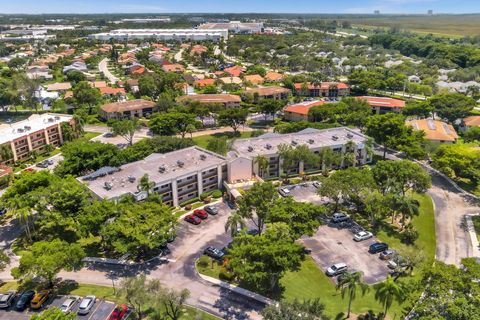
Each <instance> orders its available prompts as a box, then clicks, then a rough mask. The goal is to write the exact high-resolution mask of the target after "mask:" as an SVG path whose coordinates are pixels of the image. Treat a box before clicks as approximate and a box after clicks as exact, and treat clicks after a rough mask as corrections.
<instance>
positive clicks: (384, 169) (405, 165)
mask: <svg viewBox="0 0 480 320" xmlns="http://www.w3.org/2000/svg"><path fill="white" fill-rule="evenodd" d="M372 173H373V177H374V179H375V182H376V184H377V185H378V186H379V187H380V190H381V191H382V193H383V194H385V193H387V192H393V193H399V194H401V195H403V196H405V195H406V193H407V191H409V190H412V191H414V192H418V193H424V192H426V191H427V190H428V188H430V186H431V184H432V179H431V177H430V175H429V174H428V173H427V172H425V170H423V168H422V167H421V166H420V165H419V164H417V163H415V162H412V161H409V160H400V161H378V162H377V164H376V165H375V166H374V167H373V169H372Z"/></svg>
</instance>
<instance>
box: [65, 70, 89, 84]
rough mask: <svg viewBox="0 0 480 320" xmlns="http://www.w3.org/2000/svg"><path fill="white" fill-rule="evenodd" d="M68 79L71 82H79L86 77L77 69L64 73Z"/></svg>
mask: <svg viewBox="0 0 480 320" xmlns="http://www.w3.org/2000/svg"><path fill="white" fill-rule="evenodd" d="M66 76H67V79H68V81H70V82H73V83H79V82H80V81H87V77H86V76H85V75H84V74H83V72H81V71H78V70H70V71H68V72H67V74H66Z"/></svg>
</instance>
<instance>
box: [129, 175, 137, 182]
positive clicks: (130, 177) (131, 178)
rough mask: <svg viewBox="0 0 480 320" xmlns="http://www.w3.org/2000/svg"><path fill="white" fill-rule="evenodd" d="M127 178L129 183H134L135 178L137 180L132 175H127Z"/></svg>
mask: <svg viewBox="0 0 480 320" xmlns="http://www.w3.org/2000/svg"><path fill="white" fill-rule="evenodd" d="M127 179H128V182H130V183H134V182H135V180H137V179H136V178H135V177H133V176H128V178H127Z"/></svg>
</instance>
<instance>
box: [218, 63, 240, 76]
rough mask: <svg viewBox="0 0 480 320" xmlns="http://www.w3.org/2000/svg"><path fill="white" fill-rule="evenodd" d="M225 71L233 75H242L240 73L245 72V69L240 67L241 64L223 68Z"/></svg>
mask: <svg viewBox="0 0 480 320" xmlns="http://www.w3.org/2000/svg"><path fill="white" fill-rule="evenodd" d="M223 72H224V73H228V74H229V75H230V76H232V77H240V75H241V74H242V72H243V69H242V67H239V66H233V67H230V68H225V69H223Z"/></svg>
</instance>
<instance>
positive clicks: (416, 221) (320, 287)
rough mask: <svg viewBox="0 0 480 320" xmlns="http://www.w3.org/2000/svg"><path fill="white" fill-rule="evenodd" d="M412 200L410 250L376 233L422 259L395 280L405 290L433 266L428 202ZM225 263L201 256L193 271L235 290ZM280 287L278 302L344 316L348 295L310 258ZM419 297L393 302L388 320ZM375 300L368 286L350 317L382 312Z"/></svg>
mask: <svg viewBox="0 0 480 320" xmlns="http://www.w3.org/2000/svg"><path fill="white" fill-rule="evenodd" d="M414 198H415V199H416V200H417V201H419V203H420V213H419V215H418V216H416V217H414V218H413V220H412V224H413V226H414V227H415V228H416V229H417V230H418V232H419V237H418V239H417V240H416V241H415V244H414V246H407V245H405V244H403V243H401V241H400V239H398V236H396V235H395V234H392V233H391V232H387V230H380V231H379V232H378V233H377V237H378V238H379V239H380V240H381V241H384V242H386V243H388V244H389V245H390V246H391V247H392V248H394V249H396V250H397V251H399V252H400V253H401V254H403V253H407V252H412V251H414V252H415V253H416V255H418V256H421V257H422V261H420V262H418V265H417V266H416V268H415V270H414V271H413V273H412V275H411V276H406V277H401V278H399V279H398V280H397V283H399V284H401V285H405V286H408V287H409V288H410V285H412V284H413V283H414V282H415V281H417V280H420V279H421V278H422V276H423V274H424V272H425V270H428V268H429V266H430V265H431V264H432V263H433V261H434V259H435V245H436V243H435V239H436V238H435V223H434V210H433V204H432V201H431V199H430V197H429V196H428V195H426V194H421V195H420V194H415V195H414ZM225 261H226V262H218V261H215V260H212V259H210V258H209V257H207V256H202V257H200V258H199V259H198V260H197V261H196V269H197V271H198V272H199V273H200V274H201V275H203V276H202V278H204V279H207V280H209V279H211V278H214V279H217V281H220V280H221V281H222V282H223V283H224V285H225V286H226V287H227V286H229V287H230V288H239V287H238V286H239V282H238V279H235V277H234V275H233V274H232V273H231V272H230V271H229V270H228V267H227V265H228V259H227V260H225ZM280 283H281V285H282V286H283V287H284V291H283V293H282V300H283V299H284V300H288V301H293V300H294V299H300V300H302V299H315V298H319V299H320V301H321V302H322V303H323V304H325V312H326V314H327V315H328V316H330V317H332V318H335V317H337V316H339V315H340V314H343V315H345V313H346V310H347V305H348V297H347V296H348V295H345V297H342V295H341V293H340V291H339V290H337V289H336V286H335V283H334V282H333V281H332V279H331V278H329V277H327V276H326V275H325V272H324V270H322V269H320V268H319V266H318V265H317V263H316V262H315V261H314V260H313V259H312V258H311V257H310V256H307V257H306V259H305V260H304V261H303V262H302V264H301V266H300V269H299V270H298V271H294V272H287V273H286V274H285V276H284V277H283V278H282V279H281V281H280ZM237 290H238V289H237ZM247 292H248V291H247ZM420 295H421V292H420V291H418V292H416V294H412V295H410V294H409V295H407V299H406V300H405V301H403V303H401V304H399V303H397V302H396V301H394V302H393V304H392V306H391V308H390V309H389V311H388V316H389V317H390V319H399V318H400V317H401V316H402V315H403V314H404V311H405V310H404V309H405V308H407V309H408V308H410V307H411V306H412V305H413V304H414V303H415V302H416V300H417V299H418V297H419V296H420ZM375 296H376V285H372V286H369V287H368V290H367V291H366V293H365V294H364V295H362V294H361V292H358V293H357V298H356V299H354V300H353V302H352V312H353V313H354V314H364V313H366V312H368V311H369V310H372V311H374V312H375V313H379V312H382V311H383V310H384V306H383V304H382V303H381V302H379V301H378V300H377V299H376V298H375Z"/></svg>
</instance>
